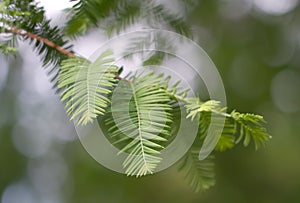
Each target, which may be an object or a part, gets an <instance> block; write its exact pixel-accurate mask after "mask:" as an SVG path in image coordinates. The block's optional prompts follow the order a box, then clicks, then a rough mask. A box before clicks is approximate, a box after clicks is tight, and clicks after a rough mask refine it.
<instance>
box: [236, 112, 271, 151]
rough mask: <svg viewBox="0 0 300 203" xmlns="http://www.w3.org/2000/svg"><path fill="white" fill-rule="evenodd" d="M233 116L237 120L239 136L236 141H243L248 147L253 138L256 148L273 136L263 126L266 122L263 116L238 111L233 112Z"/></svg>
mask: <svg viewBox="0 0 300 203" xmlns="http://www.w3.org/2000/svg"><path fill="white" fill-rule="evenodd" d="M231 117H232V119H233V120H234V122H235V125H236V131H237V133H238V134H239V137H238V138H237V140H236V143H239V142H240V141H242V140H244V141H243V144H244V146H245V147H247V146H248V145H249V144H250V142H251V140H253V142H254V145H255V149H258V148H259V147H261V146H264V145H265V143H266V142H267V141H268V140H269V139H270V138H271V136H270V135H269V134H268V133H267V130H266V128H265V127H264V126H263V124H264V123H265V121H264V119H263V117H262V116H259V115H255V114H249V113H246V114H242V113H239V112H236V111H233V112H232V113H231Z"/></svg>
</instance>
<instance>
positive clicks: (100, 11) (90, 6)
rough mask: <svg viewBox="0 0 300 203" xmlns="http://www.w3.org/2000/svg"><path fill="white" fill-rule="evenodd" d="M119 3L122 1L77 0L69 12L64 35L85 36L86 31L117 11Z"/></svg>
mask: <svg viewBox="0 0 300 203" xmlns="http://www.w3.org/2000/svg"><path fill="white" fill-rule="evenodd" d="M120 2H123V0H79V1H78V2H77V3H76V4H75V5H74V6H73V7H72V9H70V10H69V16H70V20H69V21H68V23H67V26H66V34H67V35H69V36H76V35H81V34H85V33H86V32H87V31H88V29H90V28H92V27H95V26H97V25H98V23H99V21H100V20H102V19H104V18H106V17H107V16H109V15H110V12H112V11H114V10H115V9H117V8H118V5H119V3H120Z"/></svg>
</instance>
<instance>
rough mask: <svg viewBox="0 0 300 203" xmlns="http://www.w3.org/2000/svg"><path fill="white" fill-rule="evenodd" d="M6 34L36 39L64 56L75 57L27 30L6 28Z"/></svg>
mask: <svg viewBox="0 0 300 203" xmlns="http://www.w3.org/2000/svg"><path fill="white" fill-rule="evenodd" d="M4 31H5V32H6V33H13V34H17V35H20V36H22V37H28V38H31V39H35V40H38V41H40V42H42V43H44V44H46V45H47V46H49V47H52V48H54V49H56V50H57V51H58V52H60V53H62V54H64V55H67V56H69V57H75V54H73V53H72V52H70V51H68V50H66V49H64V48H63V47H61V46H59V45H57V44H55V43H54V42H52V41H50V40H48V39H46V38H44V37H41V36H38V35H36V34H34V33H31V32H27V31H25V30H19V29H17V28H6V29H5V30H4Z"/></svg>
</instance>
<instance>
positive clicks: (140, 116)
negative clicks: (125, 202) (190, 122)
mask: <svg viewBox="0 0 300 203" xmlns="http://www.w3.org/2000/svg"><path fill="white" fill-rule="evenodd" d="M161 79H162V77H161V76H155V75H154V74H153V72H152V73H149V74H146V75H144V76H140V77H136V76H135V77H133V78H132V79H131V80H130V81H121V82H120V83H121V84H119V85H118V89H117V90H116V92H115V93H114V96H115V97H116V101H113V102H112V107H111V109H112V114H113V115H114V117H110V118H109V119H110V120H111V122H115V123H116V124H117V125H114V126H113V127H112V128H110V129H109V131H110V132H111V136H112V137H115V136H122V135H123V134H125V135H126V136H123V139H122V140H119V141H118V142H125V143H126V144H125V146H124V148H123V149H122V150H121V151H120V153H122V152H126V153H128V156H127V158H126V160H125V161H124V164H123V166H124V167H125V169H126V173H127V175H136V176H142V175H146V174H149V173H153V172H154V169H155V167H156V165H157V164H158V163H159V162H160V160H161V158H160V157H158V156H157V155H158V154H159V153H160V152H159V150H161V149H162V148H163V146H162V145H160V142H164V141H167V139H166V137H168V136H170V127H169V126H166V122H170V121H171V119H172V117H171V114H170V113H169V111H170V110H171V109H172V106H171V105H170V104H169V102H170V98H169V96H168V95H167V94H166V93H165V91H163V90H161V86H162V82H161ZM128 106H129V107H128ZM128 108H129V109H128ZM128 111H129V115H128Z"/></svg>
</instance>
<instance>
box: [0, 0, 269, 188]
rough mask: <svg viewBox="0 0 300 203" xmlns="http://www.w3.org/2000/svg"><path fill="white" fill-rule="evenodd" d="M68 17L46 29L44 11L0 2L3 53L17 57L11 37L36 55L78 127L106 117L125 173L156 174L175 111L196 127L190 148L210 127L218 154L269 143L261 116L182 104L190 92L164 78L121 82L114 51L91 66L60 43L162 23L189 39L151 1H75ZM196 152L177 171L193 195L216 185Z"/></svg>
mask: <svg viewBox="0 0 300 203" xmlns="http://www.w3.org/2000/svg"><path fill="white" fill-rule="evenodd" d="M184 1H189V2H191V3H193V2H194V1H190V0H184ZM68 11H69V15H70V16H69V17H70V19H69V21H68V22H67V25H66V28H65V30H62V29H59V28H58V27H52V26H50V21H49V20H48V19H46V18H45V11H44V8H43V7H40V6H39V5H38V4H37V3H36V2H35V1H33V0H6V1H3V2H1V3H0V33H1V35H2V34H3V33H5V35H8V37H7V38H5V40H4V41H3V42H1V43H0V49H1V50H2V52H4V53H8V52H12V51H15V45H16V41H17V40H16V39H17V37H16V36H18V38H19V39H21V40H27V41H29V43H31V44H32V45H33V47H34V49H35V51H36V52H37V53H38V54H39V55H40V56H41V59H42V61H43V65H44V66H50V68H49V70H48V72H49V73H50V74H53V77H52V78H53V79H54V80H56V79H58V81H56V82H57V84H58V85H57V86H56V87H58V89H59V90H61V100H62V102H64V103H65V107H66V109H67V113H68V114H69V115H70V119H71V120H75V121H76V123H77V124H78V125H87V124H88V123H91V122H93V121H94V120H96V119H99V117H100V120H101V119H102V120H103V118H105V122H104V123H103V126H104V127H107V130H106V131H107V137H108V138H109V139H110V140H113V141H112V144H113V145H115V146H117V147H119V149H120V153H127V154H128V156H127V158H126V159H125V161H124V163H123V166H124V168H125V171H126V173H127V175H130V176H137V177H139V176H143V175H147V174H151V173H153V172H154V171H155V169H156V166H157V165H158V164H159V163H160V161H161V160H162V158H161V157H160V153H161V150H162V149H163V148H164V147H166V146H168V144H169V143H170V142H171V141H172V139H174V137H175V136H176V132H177V129H178V126H177V125H179V124H180V117H181V115H180V111H179V110H180V108H184V110H186V112H187V113H188V115H187V119H189V120H197V121H198V122H199V131H198V137H197V140H196V142H197V143H195V145H197V144H198V145H199V144H202V143H203V142H204V140H205V138H206V137H207V136H208V132H209V131H208V129H210V127H213V128H212V129H213V131H212V133H211V134H210V135H209V136H214V137H215V138H219V137H220V138H219V139H218V142H217V144H216V147H215V151H220V152H222V151H225V150H228V149H231V148H233V147H234V146H235V145H236V144H238V143H240V142H243V145H244V146H248V145H249V144H250V142H251V141H252V142H253V143H254V145H255V148H256V149H257V148H258V147H260V146H263V145H264V144H265V143H266V142H267V141H268V140H269V139H270V138H271V137H270V135H268V134H267V132H266V128H265V127H264V124H265V123H264V120H263V117H261V116H258V115H254V114H247V113H246V114H243V113H238V112H236V111H233V112H231V113H227V112H226V108H225V107H222V106H221V104H220V102H217V101H214V100H210V101H206V102H203V101H200V99H199V98H187V97H186V95H187V91H188V90H182V89H181V88H180V86H179V83H176V84H174V85H172V86H171V85H170V84H169V80H170V76H168V77H166V78H164V77H163V76H162V75H159V76H157V75H155V73H154V72H150V73H147V74H136V75H134V76H131V77H125V78H121V76H120V74H121V72H122V69H123V68H119V67H116V66H114V65H112V63H113V62H114V59H113V57H112V52H111V51H106V52H104V53H103V54H102V55H101V56H100V57H99V58H98V59H97V60H96V61H95V62H90V61H88V60H87V59H85V58H81V57H76V55H75V54H73V53H72V50H71V46H70V45H68V41H67V40H66V39H65V36H78V35H80V34H84V33H86V32H87V31H88V30H89V29H90V28H93V27H97V26H101V27H102V28H103V29H104V30H106V31H107V33H108V34H113V33H115V32H116V33H118V32H120V31H122V30H125V29H126V28H129V27H131V26H132V25H134V24H135V23H137V22H140V21H142V22H143V23H144V22H145V24H146V26H147V27H149V28H161V26H162V25H163V26H164V27H165V28H167V29H169V30H173V31H176V32H177V33H179V34H183V35H185V36H190V29H189V27H188V26H187V25H186V23H185V22H184V20H183V18H181V17H179V15H176V14H174V13H171V12H170V11H169V10H167V9H166V8H165V7H164V6H163V5H161V4H159V3H157V2H156V1H152V0H150V1H137V0H129V1H128V0H126V1H125V0H78V1H77V2H76V4H75V5H74V6H73V7H72V8H71V9H69V10H68ZM112 22H113V23H112ZM147 38H149V37H148V36H147ZM156 40H157V41H156V42H157V43H159V45H160V46H169V45H170V44H171V43H170V42H169V41H168V39H165V38H164V37H163V36H162V39H156ZM134 41H135V42H133V43H132V44H131V45H132V49H133V50H135V49H136V48H138V47H139V46H142V47H144V46H145V44H143V43H144V40H141V39H136V40H135V39H134ZM141 42H142V43H141ZM149 45H151V43H149ZM58 47H60V49H58ZM62 49H63V50H62ZM127 50H129V51H130V50H131V48H130V47H129V48H128V49H127ZM143 60H144V65H154V64H159V63H161V62H162V61H163V60H164V54H163V53H160V52H153V53H152V55H151V56H149V57H148V58H146V59H143ZM196 149H197V150H196ZM198 153H199V147H197V148H194V147H193V148H192V149H191V150H190V151H189V152H188V153H187V154H186V156H185V157H184V158H183V160H182V164H181V167H180V170H181V171H183V172H184V173H185V175H186V177H187V179H188V180H189V182H190V184H191V186H192V188H193V189H194V190H195V191H200V190H205V189H208V188H209V187H211V186H212V185H214V183H215V179H214V171H213V168H214V163H213V156H209V157H208V158H207V159H205V160H203V161H199V159H198Z"/></svg>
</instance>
